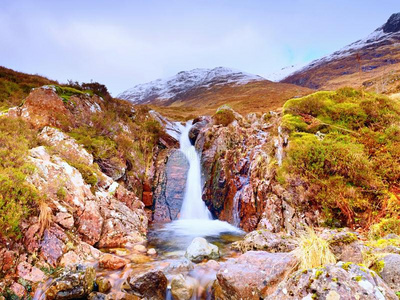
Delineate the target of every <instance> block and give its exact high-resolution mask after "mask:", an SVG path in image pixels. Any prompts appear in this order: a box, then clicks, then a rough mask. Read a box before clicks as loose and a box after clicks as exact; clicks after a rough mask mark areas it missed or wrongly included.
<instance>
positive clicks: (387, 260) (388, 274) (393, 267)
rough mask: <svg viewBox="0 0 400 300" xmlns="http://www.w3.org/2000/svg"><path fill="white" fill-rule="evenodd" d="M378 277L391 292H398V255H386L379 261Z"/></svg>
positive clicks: (399, 284) (399, 273)
mask: <svg viewBox="0 0 400 300" xmlns="http://www.w3.org/2000/svg"><path fill="white" fill-rule="evenodd" d="M381 265H383V268H382V270H381V271H380V273H379V275H380V276H381V277H382V279H383V280H384V281H385V282H386V284H387V285H388V286H389V287H390V288H391V289H393V291H396V292H397V291H400V254H388V255H386V256H385V257H384V258H383V259H382V260H381Z"/></svg>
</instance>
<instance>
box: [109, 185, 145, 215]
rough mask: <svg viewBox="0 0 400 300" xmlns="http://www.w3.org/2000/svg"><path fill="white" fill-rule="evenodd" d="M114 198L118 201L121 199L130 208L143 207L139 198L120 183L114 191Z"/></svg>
mask: <svg viewBox="0 0 400 300" xmlns="http://www.w3.org/2000/svg"><path fill="white" fill-rule="evenodd" d="M115 198H116V199H117V200H118V201H121V202H123V203H125V204H126V206H128V207H129V208H130V209H136V208H140V209H142V208H143V207H144V205H143V203H142V202H141V201H140V200H139V198H138V197H137V196H136V195H135V194H134V193H132V192H130V191H128V190H127V189H126V188H124V187H123V186H122V185H119V186H118V188H117V189H116V191H115Z"/></svg>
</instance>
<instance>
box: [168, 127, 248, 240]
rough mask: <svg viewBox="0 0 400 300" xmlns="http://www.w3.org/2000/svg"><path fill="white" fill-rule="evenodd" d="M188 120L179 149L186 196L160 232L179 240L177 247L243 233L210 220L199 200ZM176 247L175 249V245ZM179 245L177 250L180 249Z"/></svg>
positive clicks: (198, 175)
mask: <svg viewBox="0 0 400 300" xmlns="http://www.w3.org/2000/svg"><path fill="white" fill-rule="evenodd" d="M191 127H192V125H191V121H188V122H187V123H186V125H185V126H183V125H180V131H181V135H180V138H179V141H180V150H181V151H182V152H183V153H184V155H185V157H186V159H187V160H188V162H189V170H188V173H187V180H186V186H185V196H184V200H183V203H182V207H181V210H180V217H179V219H178V220H175V221H173V222H171V223H169V224H166V225H165V227H164V228H163V229H162V230H163V231H164V232H165V233H167V234H168V235H171V234H173V235H174V237H175V238H177V239H179V242H178V241H177V242H178V243H179V244H180V245H179V246H180V247H187V246H188V245H189V244H190V242H191V241H192V239H193V238H195V237H199V236H200V237H218V236H220V235H221V234H222V233H230V234H239V233H241V232H242V231H241V230H240V229H238V228H237V227H235V226H232V225H231V224H229V223H228V222H223V221H220V220H213V219H212V216H211V213H210V211H209V210H208V208H207V206H206V205H205V203H204V201H203V199H202V185H201V165H200V157H199V154H198V153H197V151H196V148H195V147H194V146H193V145H192V144H191V142H190V140H189V131H190V129H191ZM176 246H178V245H177V244H176ZM179 246H178V247H179Z"/></svg>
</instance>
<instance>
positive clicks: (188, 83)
mask: <svg viewBox="0 0 400 300" xmlns="http://www.w3.org/2000/svg"><path fill="white" fill-rule="evenodd" d="M261 80H265V79H264V78H263V77H261V76H258V75H253V74H249V73H244V72H241V71H239V70H234V69H229V68H224V67H217V68H214V69H193V70H190V71H182V72H179V73H178V74H176V75H175V76H172V77H169V78H166V79H157V80H154V81H151V82H148V83H144V84H138V85H136V86H134V87H133V88H131V89H129V90H126V91H125V92H123V93H121V94H120V95H118V98H121V99H125V100H129V101H131V102H133V103H137V104H148V103H153V102H155V101H159V102H166V103H171V102H174V101H176V100H178V99H182V98H184V97H185V95H187V94H188V93H190V91H192V90H195V89H211V88H212V87H214V86H221V85H226V84H235V85H243V84H246V83H249V82H252V81H253V82H254V81H261Z"/></svg>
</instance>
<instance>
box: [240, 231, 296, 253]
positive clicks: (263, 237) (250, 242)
mask: <svg viewBox="0 0 400 300" xmlns="http://www.w3.org/2000/svg"><path fill="white" fill-rule="evenodd" d="M232 247H233V248H234V249H237V250H240V251H241V252H247V251H251V250H263V251H266V252H273V253H276V252H290V251H293V250H294V249H295V248H296V243H295V241H294V240H293V238H292V237H290V236H287V235H285V234H282V233H280V234H278V233H272V232H270V231H268V230H265V229H263V230H255V231H252V232H250V233H248V234H246V236H245V237H244V238H243V240H241V241H238V242H235V243H233V244H232Z"/></svg>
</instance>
